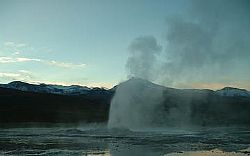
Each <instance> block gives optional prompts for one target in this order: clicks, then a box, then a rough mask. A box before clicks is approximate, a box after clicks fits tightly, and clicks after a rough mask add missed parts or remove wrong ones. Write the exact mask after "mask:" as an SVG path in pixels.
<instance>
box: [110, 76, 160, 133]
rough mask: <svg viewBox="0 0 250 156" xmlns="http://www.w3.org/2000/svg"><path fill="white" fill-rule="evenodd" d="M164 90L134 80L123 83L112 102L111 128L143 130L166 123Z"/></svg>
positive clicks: (140, 80)
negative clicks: (163, 101)
mask: <svg viewBox="0 0 250 156" xmlns="http://www.w3.org/2000/svg"><path fill="white" fill-rule="evenodd" d="M162 93H163V88H162V87H161V86H158V85H155V84H153V83H151V82H149V81H147V80H143V79H139V78H132V79H130V80H128V81H126V82H123V83H121V84H120V85H119V86H118V88H117V89H116V93H115V96H114V97H113V99H112V101H111V108H110V113H109V122H108V127H109V128H127V129H141V128H148V127H152V126H156V127H157V125H161V124H162V122H164V117H163V113H164V112H163V110H164V109H163V108H162V107H163V105H162V99H163V98H162Z"/></svg>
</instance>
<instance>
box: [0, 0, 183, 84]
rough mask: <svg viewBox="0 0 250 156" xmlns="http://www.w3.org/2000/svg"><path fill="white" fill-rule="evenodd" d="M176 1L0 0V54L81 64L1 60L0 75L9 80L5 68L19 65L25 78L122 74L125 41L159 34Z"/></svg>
mask: <svg viewBox="0 0 250 156" xmlns="http://www.w3.org/2000/svg"><path fill="white" fill-rule="evenodd" d="M181 2H182V3H180V2H178V1H174V0H168V1H166V0H159V1H154V2H153V1H151V0H137V1H134V0H126V1H122V0H0V45H1V47H0V48H1V49H0V55H1V57H11V58H12V59H13V57H15V58H17V57H25V58H36V59H43V60H48V61H51V60H55V61H58V62H65V63H72V64H86V65H85V66H84V67H83V68H77V67H76V68H70V69H68V68H60V67H55V66H53V65H48V64H46V63H41V62H36V61H27V62H18V63H5V64H1V65H0V70H1V71H0V72H1V73H5V75H6V76H5V77H4V76H2V77H0V80H1V82H3V83H4V82H8V81H11V80H14V79H16V78H15V76H11V75H10V76H9V78H8V77H7V76H8V75H7V73H18V74H21V73H19V70H25V71H27V72H30V74H31V75H32V78H22V76H21V77H20V78H21V79H23V80H26V81H44V82H52V83H55V82H56V83H58V82H60V83H65V84H75V83H76V84H83V85H84V84H87V85H88V84H94V85H95V84H101V85H102V84H103V85H105V86H111V85H113V84H116V83H118V82H120V81H121V80H124V79H126V73H125V67H124V66H125V62H126V59H127V57H128V56H127V47H128V45H129V43H130V42H131V41H132V40H133V39H134V38H136V37H138V36H141V35H154V36H157V37H159V38H163V34H162V32H164V31H163V29H165V24H164V23H165V18H166V16H167V15H169V14H175V13H176V12H177V13H178V12H179V11H181V10H182V9H184V8H185V7H184V6H183V5H184V4H185V3H183V2H184V1H181ZM8 43H9V44H8ZM19 44H20V45H19ZM22 44H23V46H22ZM18 45H19V46H18ZM15 46H17V47H16V50H14V49H15V48H13V47H15ZM16 51H17V52H18V53H16ZM14 53H16V54H14ZM2 75H3V74H2ZM23 75H24V73H23ZM17 79H19V77H17Z"/></svg>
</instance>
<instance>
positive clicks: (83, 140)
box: [0, 126, 250, 156]
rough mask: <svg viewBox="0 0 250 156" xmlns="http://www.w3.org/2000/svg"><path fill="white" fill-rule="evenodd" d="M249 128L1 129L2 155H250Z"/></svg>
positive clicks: (0, 145) (90, 127)
mask: <svg viewBox="0 0 250 156" xmlns="http://www.w3.org/2000/svg"><path fill="white" fill-rule="evenodd" d="M249 147H250V129H249V128H239V127H238V128H236V127H231V128H192V129H191V128H189V129H185V130H184V129H179V128H176V129H175V128H172V129H161V130H159V129H157V130H155V129H151V130H144V131H136V132H135V131H129V130H117V129H112V130H108V129H107V128H105V126H80V127H77V128H75V127H74V128H70V127H67V128H63V127H53V128H52V127H50V128H42V127H37V128H34V127H33V128H0V155H18V156H19V155H51V156H56V155H58V156H59V155H60V156H63V155H83V156H84V155H86V156H96V155H107V156H110V155H111V156H133V155H136V156H140V155H142V156H147V155H150V156H151V155H152V156H157V155H166V156H171V155H173V156H187V155H189V156H190V155H194V156H196V155H201V156H202V155H203V156H206V155H216V156H217V155H222V156H224V155H237V156H238V155H239V156H246V155H250V148H249Z"/></svg>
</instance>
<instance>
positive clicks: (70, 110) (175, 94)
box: [0, 78, 250, 126]
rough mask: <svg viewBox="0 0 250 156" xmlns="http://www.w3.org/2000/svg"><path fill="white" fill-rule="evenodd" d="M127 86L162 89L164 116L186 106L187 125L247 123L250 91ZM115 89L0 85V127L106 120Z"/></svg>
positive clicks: (148, 84)
mask: <svg viewBox="0 0 250 156" xmlns="http://www.w3.org/2000/svg"><path fill="white" fill-rule="evenodd" d="M131 82H133V83H137V84H138V83H139V84H140V86H141V87H142V88H149V87H151V88H152V87H153V88H161V89H162V90H163V96H164V98H163V102H162V106H161V108H162V109H163V110H164V112H165V115H167V114H168V113H170V112H171V111H172V110H173V109H172V108H175V109H177V110H179V111H180V112H179V113H186V112H187V110H186V106H187V105H188V107H189V108H188V112H189V114H188V115H189V116H190V122H192V123H194V124H197V125H202V126H206V125H215V126H216V125H234V124H243V125H250V92H249V91H247V90H245V89H238V88H231V87H225V88H223V89H220V90H216V91H213V90H209V89H174V88H168V87H164V86H160V85H157V84H154V83H152V82H150V81H147V80H143V79H138V78H132V79H130V80H128V81H125V82H123V83H122V84H126V83H131ZM119 86H120V84H118V85H117V86H115V87H113V88H111V89H106V88H90V87H86V86H78V85H72V86H61V85H49V84H29V83H25V82H21V81H13V82H10V83H8V84H0V100H1V102H0V123H5V124H6V123H26V122H42V123H80V122H107V121H108V116H109V108H110V102H111V99H112V97H113V96H114V94H115V90H116V89H117V88H119ZM138 96H140V93H138ZM135 97H136V96H135ZM183 106H185V107H183ZM184 108H185V109H184ZM185 122H186V121H185Z"/></svg>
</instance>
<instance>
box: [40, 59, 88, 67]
mask: <svg viewBox="0 0 250 156" xmlns="http://www.w3.org/2000/svg"><path fill="white" fill-rule="evenodd" d="M43 62H45V63H47V64H49V65H52V66H57V67H61V68H84V67H85V66H86V64H74V63H68V62H58V61H54V60H52V61H45V60H43Z"/></svg>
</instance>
